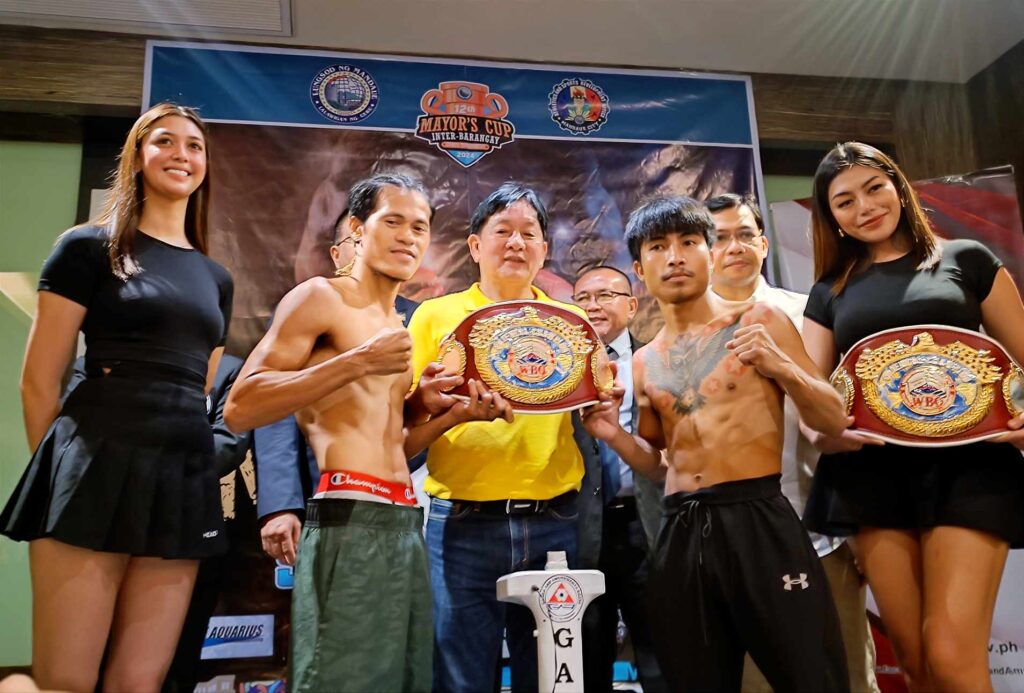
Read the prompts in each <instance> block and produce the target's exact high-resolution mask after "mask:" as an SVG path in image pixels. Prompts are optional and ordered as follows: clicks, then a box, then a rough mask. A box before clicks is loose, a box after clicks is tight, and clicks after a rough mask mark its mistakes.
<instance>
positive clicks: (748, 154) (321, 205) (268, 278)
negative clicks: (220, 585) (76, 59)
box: [143, 41, 764, 686]
mask: <svg viewBox="0 0 1024 693" xmlns="http://www.w3.org/2000/svg"><path fill="white" fill-rule="evenodd" d="M161 101H174V102H177V103H180V104H183V105H187V106H193V107H196V108H198V109H199V111H200V113H201V114H202V116H203V118H204V119H205V120H206V121H207V122H209V123H210V124H211V126H210V129H211V133H210V141H209V143H208V152H209V158H210V167H209V170H210V173H209V175H210V177H211V185H212V197H211V210H210V212H211V218H210V224H211V226H210V254H211V255H212V256H213V257H214V258H215V259H216V260H218V261H219V262H221V263H222V264H224V265H225V266H226V267H227V268H228V269H229V270H230V271H231V274H232V276H233V277H234V280H235V300H234V313H233V318H232V324H231V332H230V335H229V340H228V351H229V352H231V353H234V354H237V355H240V356H245V355H246V354H247V353H248V352H249V350H250V349H251V348H252V346H253V345H254V344H255V343H256V341H258V340H259V338H260V337H261V336H262V335H263V332H264V331H265V329H266V325H267V321H268V319H269V318H270V316H271V314H272V312H273V310H274V307H275V305H276V304H277V302H278V301H279V300H280V299H281V297H282V296H283V295H284V294H285V293H286V292H287V291H288V290H290V289H291V288H292V287H293V286H295V285H296V284H297V283H299V282H301V281H303V280H305V279H308V278H310V277H313V276H318V275H321V276H325V275H329V274H331V273H332V272H333V270H334V267H333V264H332V263H331V260H330V256H329V247H330V245H331V244H332V242H333V240H334V234H335V227H336V225H337V222H338V219H339V217H340V215H341V213H342V211H343V210H344V209H345V208H346V207H347V205H348V190H349V188H350V187H351V186H352V184H353V183H355V182H356V181H358V180H360V179H361V178H364V177H366V176H368V175H371V174H373V173H379V172H384V171H396V172H401V173H407V174H411V175H412V176H413V177H415V178H418V179H420V180H422V181H423V182H424V184H425V185H426V186H427V188H428V191H429V193H430V197H431V201H432V203H433V204H434V205H435V206H436V207H437V214H436V216H435V218H434V221H433V223H432V227H431V234H432V238H431V245H430V249H429V251H428V253H427V255H426V257H425V259H424V262H423V266H422V267H421V268H420V270H419V272H417V274H416V276H415V277H413V279H412V280H411V281H409V282H407V283H406V284H405V285H404V286H403V289H402V294H403V295H404V296H405V297H407V298H410V299H413V300H423V299H426V298H430V297H433V296H440V295H443V294H446V293H450V292H453V291H460V290H462V289H464V288H466V287H467V286H469V285H470V284H471V283H472V282H474V281H476V280H477V278H478V274H477V271H476V267H475V266H474V264H473V262H472V260H471V258H470V256H469V252H468V249H467V246H466V238H467V235H468V226H469V217H470V214H471V213H472V211H473V209H474V208H475V207H476V205H477V204H478V203H479V202H480V201H482V200H483V198H484V197H485V196H486V195H487V194H488V193H490V192H491V191H492V190H493V189H495V188H496V187H498V186H499V185H500V184H502V183H504V182H506V181H509V180H517V181H520V182H522V183H525V184H527V185H529V186H531V187H533V188H534V189H536V190H537V192H538V193H539V194H540V196H541V198H542V199H543V200H544V203H545V205H546V206H547V208H548V211H549V214H550V223H549V228H548V236H549V238H548V241H549V254H548V258H547V261H546V263H545V267H544V269H543V270H542V271H541V273H540V275H539V276H538V278H537V284H538V285H539V286H540V287H541V288H542V289H543V290H545V291H546V292H548V293H549V294H550V295H552V296H554V297H556V298H560V299H563V300H564V299H568V298H569V297H570V294H571V290H572V283H573V281H574V280H575V278H576V276H577V274H578V273H579V272H580V271H581V270H583V269H586V268H588V267H592V266H595V265H599V264H608V265H612V266H615V267H618V268H619V269H622V270H625V271H626V272H627V273H628V274H629V275H630V276H632V263H631V261H630V258H629V254H628V252H627V249H626V246H625V243H624V242H623V230H624V226H625V222H626V219H627V218H628V216H629V213H630V212H631V211H632V210H633V209H634V208H636V207H637V206H638V205H639V203H640V202H641V201H642V200H643V199H644V198H646V197H648V196H652V195H658V194H682V195H690V196H693V197H697V198H701V199H703V198H706V197H709V196H712V195H716V194H719V193H723V192H736V193H740V194H744V193H755V194H757V196H758V198H759V199H763V197H764V195H763V194H762V193H763V185H762V182H761V174H760V161H759V156H758V147H757V134H756V126H755V123H754V110H753V101H752V97H751V89H750V80H749V78H747V77H743V76H737V75H709V74H695V73H682V72H669V71H636V70H603V69H598V68H594V67H567V66H555V65H527V64H506V63H484V62H465V61H451V60H437V59H411V58H400V57H391V56H377V55H373V56H371V55H355V54H346V53H334V52H323V51H303V50H278V49H268V48H254V47H246V46H235V45H219V44H201V43H173V42H159V41H156V42H154V41H151V42H149V43H148V44H147V49H146V76H145V91H144V96H143V106H144V108H149V107H150V106H152V105H154V104H156V103H158V102H161ZM635 288H636V290H637V291H638V293H641V294H642V285H640V284H639V283H637V285H636V286H635ZM642 305H643V306H644V307H643V308H642V309H641V317H640V318H639V320H638V321H637V324H643V325H645V329H644V330H642V331H641V332H640V334H639V335H638V336H640V337H641V338H645V337H647V338H649V337H650V336H651V335H652V334H653V332H654V331H656V330H657V329H658V328H659V327H660V319H655V317H654V316H655V314H656V313H657V310H656V308H655V307H654V306H653V305H652V302H651V301H650V300H645V301H643V302H642ZM247 521H248V522H251V524H250V525H248V527H243V526H242V525H243V524H244V523H243V521H242V518H239V521H238V525H239V527H238V531H239V532H245V531H247V532H249V533H250V534H249V536H252V537H256V534H257V528H256V522H255V518H251V519H249V520H247ZM256 541H257V543H258V539H257V540H256ZM240 546H244V547H245V548H244V550H242V549H240V553H238V554H237V555H236V554H234V553H233V554H232V555H231V556H229V559H230V563H231V564H232V565H233V566H235V568H237V570H238V572H237V573H236V574H235V577H237V578H238V579H241V580H242V581H243V584H242V586H239V585H238V583H236V582H234V580H229V582H228V584H232V585H233V593H232V594H231V595H227V594H225V595H224V596H223V598H222V601H221V604H220V606H219V607H218V611H217V613H218V614H221V615H224V616H230V617H233V618H237V617H239V616H245V615H258V614H268V615H273V617H274V626H275V628H276V634H275V637H274V644H275V645H276V647H275V648H274V650H273V655H272V656H270V657H263V658H253V659H238V660H205V661H204V662H203V663H202V666H201V668H200V672H201V674H202V676H203V679H204V680H210V681H211V683H210V684H209V685H210V686H216V685H218V683H219V682H221V680H220V679H215V678H214V677H216V676H218V675H224V676H227V675H235V676H237V681H239V682H261V681H263V682H266V681H276V680H278V679H280V678H281V677H282V676H283V674H284V663H285V661H284V652H285V647H286V644H287V642H288V628H289V619H288V609H287V596H288V595H289V594H290V592H288V588H289V587H290V578H291V575H290V572H289V570H288V569H287V568H286V567H283V566H277V565H275V563H274V561H273V560H271V559H269V558H265V557H263V559H262V560H260V557H259V556H258V555H254V554H255V553H257V552H258V548H254V547H253V541H252V540H249V541H246V542H242V543H241V544H240ZM275 585H276V586H275Z"/></svg>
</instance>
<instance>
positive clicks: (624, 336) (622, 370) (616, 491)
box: [573, 266, 668, 693]
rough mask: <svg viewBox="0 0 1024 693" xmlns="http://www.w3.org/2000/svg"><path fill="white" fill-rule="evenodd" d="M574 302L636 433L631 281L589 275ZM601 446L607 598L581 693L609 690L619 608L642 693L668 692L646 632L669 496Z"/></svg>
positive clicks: (587, 640)
mask: <svg viewBox="0 0 1024 693" xmlns="http://www.w3.org/2000/svg"><path fill="white" fill-rule="evenodd" d="M573 301H574V302H575V303H576V305H578V306H579V307H580V308H582V309H583V310H585V311H587V318H588V319H589V320H590V322H591V324H593V326H594V329H595V330H596V331H597V334H598V336H600V337H601V340H602V341H603V342H604V344H605V347H606V348H607V349H608V356H609V358H610V359H611V360H612V361H614V362H615V363H616V364H617V366H618V377H617V380H618V381H619V383H621V384H622V386H623V388H625V394H624V395H623V398H622V405H621V406H620V408H619V423H620V425H621V426H622V427H623V428H624V429H625V430H627V431H632V430H633V416H634V413H635V406H634V400H633V351H634V350H635V349H639V348H640V347H641V346H643V345H642V344H641V343H640V342H638V341H636V339H635V338H634V337H633V336H632V335H631V334H630V333H629V329H628V326H629V323H630V321H631V320H632V319H633V316H634V315H636V309H637V299H636V297H635V296H633V290H632V288H631V287H630V281H629V277H628V276H627V275H626V274H624V273H623V272H621V271H620V270H618V269H616V268H614V267H608V266H601V267H595V268H593V269H590V270H587V271H586V272H584V273H583V274H581V275H580V276H579V278H578V279H577V280H576V284H575V286H574V287H573ZM596 444H597V446H598V454H599V456H600V459H601V477H602V478H601V482H600V486H599V488H600V490H601V495H602V498H601V502H602V503H603V508H602V512H601V513H600V516H599V517H600V522H601V529H600V536H601V547H600V557H599V558H598V563H597V565H596V566H585V567H588V568H589V567H596V568H598V569H599V570H601V571H602V572H604V574H605V593H604V595H603V596H601V597H598V598H597V599H596V600H595V601H594V603H593V604H591V605H590V607H589V608H588V609H587V613H586V615H585V617H584V633H583V640H584V645H583V647H584V667H583V668H584V673H583V676H584V687H585V689H586V690H587V691H611V690H612V678H613V677H612V673H613V667H614V664H615V660H616V659H617V652H618V647H617V643H616V635H617V629H618V624H619V610H620V609H621V610H622V617H623V621H625V623H626V627H627V628H628V629H629V633H630V638H631V640H632V643H633V652H634V655H635V659H636V668H637V673H638V674H639V678H640V683H641V685H642V686H643V690H644V691H645V693H658V691H664V690H668V689H667V686H666V684H665V682H664V680H663V679H662V677H661V672H660V670H659V669H658V663H657V659H656V658H655V655H654V650H653V647H652V645H651V640H650V632H649V630H648V627H647V614H646V591H647V590H646V588H647V555H648V553H649V550H650V544H651V543H653V537H654V536H655V535H656V533H657V530H658V527H657V522H658V521H659V519H660V515H661V497H662V496H663V495H664V490H663V489H662V488H661V486H660V485H659V484H656V483H655V482H653V481H651V480H649V479H646V478H644V477H641V476H635V475H634V474H633V470H632V469H631V468H630V467H629V465H627V464H626V463H625V462H623V461H622V460H621V459H619V457H618V455H616V454H615V452H614V451H613V450H611V448H609V447H608V446H607V445H605V444H603V443H599V442H598V443H596ZM595 486H596V484H595ZM595 500H596V499H595ZM594 519H595V520H596V519H597V517H595V518H594Z"/></svg>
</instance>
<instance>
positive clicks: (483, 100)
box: [416, 82, 516, 168]
mask: <svg viewBox="0 0 1024 693" xmlns="http://www.w3.org/2000/svg"><path fill="white" fill-rule="evenodd" d="M420 108H421V109H422V110H423V113H424V115H421V116H420V117H419V118H418V119H417V120H416V136H417V137H419V138H420V139H421V140H426V141H427V142H429V143H430V144H432V145H434V146H435V147H437V148H438V149H440V150H441V151H442V152H444V153H445V154H447V155H448V156H450V157H451V158H453V159H455V160H456V161H457V162H459V163H460V164H462V165H463V166H465V167H467V168H468V167H470V166H472V165H473V164H475V163H476V162H477V161H479V160H480V159H481V158H482V157H484V156H486V155H487V154H490V153H491V152H492V151H494V150H495V149H500V148H501V147H503V146H504V145H506V144H508V143H509V142H512V141H513V140H514V139H515V134H516V128H515V126H514V125H513V124H512V123H511V122H510V121H508V120H506V119H505V116H507V115H508V101H506V100H505V97H504V96H502V95H501V94H497V93H495V92H492V91H491V89H490V87H488V86H487V85H486V84H477V83H476V82H441V83H440V84H438V85H437V89H431V90H430V91H428V92H426V93H425V94H424V95H423V98H421V99H420Z"/></svg>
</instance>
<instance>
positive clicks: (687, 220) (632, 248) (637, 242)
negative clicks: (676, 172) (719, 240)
mask: <svg viewBox="0 0 1024 693" xmlns="http://www.w3.org/2000/svg"><path fill="white" fill-rule="evenodd" d="M714 232H715V220H714V219H713V218H712V217H711V212H709V211H708V208H707V207H705V206H704V205H703V203H701V202H698V201H697V200H695V199H693V198H692V197H684V196H682V195H673V196H670V197H658V198H655V199H653V200H649V201H647V202H645V203H643V204H642V205H640V206H639V207H637V208H636V209H634V210H633V213H632V214H630V215H629V221H627V222H626V245H627V246H628V247H629V255H630V257H632V258H633V260H634V261H635V262H639V261H640V248H641V247H642V246H643V244H644V243H645V242H646V241H649V240H651V239H652V238H663V237H665V236H667V235H668V234H670V233H679V234H683V235H689V234H696V235H699V236H700V237H701V238H703V239H704V242H705V243H707V244H708V245H711V242H712V241H711V235H712V234H713V233H714Z"/></svg>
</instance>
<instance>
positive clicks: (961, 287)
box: [804, 240, 1003, 354]
mask: <svg viewBox="0 0 1024 693" xmlns="http://www.w3.org/2000/svg"><path fill="white" fill-rule="evenodd" d="M917 264H918V263H917V260H915V259H914V257H913V256H912V255H904V256H903V257H901V258H899V259H897V260H891V261H889V262H876V263H875V264H873V265H871V266H870V267H869V268H868V269H867V270H865V271H864V272H861V273H860V274H856V275H854V276H853V277H851V278H850V281H849V282H847V284H846V288H845V289H844V290H843V292H842V293H841V294H839V295H838V296H833V295H832V284H833V283H834V281H835V278H834V277H826V278H825V279H822V280H821V281H819V282H817V283H816V284H815V285H814V286H813V287H812V288H811V294H810V296H809V297H808V299H807V308H806V309H805V310H804V316H805V317H807V318H810V319H811V320H813V321H814V322H816V323H818V324H819V325H821V326H823V327H826V328H828V329H830V330H832V333H833V334H834V335H835V340H836V346H837V347H838V349H839V353H841V354H844V353H846V352H847V351H849V349H850V347H852V346H853V345H854V344H856V343H857V342H858V341H860V340H861V339H863V338H864V337H867V336H868V335H872V334H874V333H876V332H880V331H882V330H888V329H892V328H896V327H903V326H905V325H923V324H933V325H934V324H937V325H950V326H953V327H960V328H962V329H965V330H977V329H978V328H979V326H980V325H981V303H982V301H984V300H985V298H986V297H988V294H989V291H991V290H992V284H993V282H994V281H995V278H996V272H997V271H998V270H999V268H1000V267H1002V265H1003V263H1002V262H1000V260H999V258H997V257H996V256H995V255H994V254H993V253H992V251H991V250H989V249H988V248H986V247H985V246H983V245H982V244H981V243H978V242H977V241H969V240H956V241H945V242H944V244H943V247H942V259H941V260H940V261H939V263H938V265H936V266H935V268H933V269H931V270H918V269H916V267H917Z"/></svg>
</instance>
